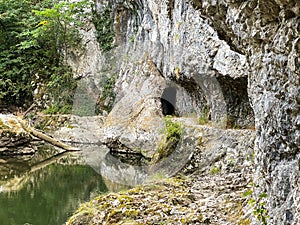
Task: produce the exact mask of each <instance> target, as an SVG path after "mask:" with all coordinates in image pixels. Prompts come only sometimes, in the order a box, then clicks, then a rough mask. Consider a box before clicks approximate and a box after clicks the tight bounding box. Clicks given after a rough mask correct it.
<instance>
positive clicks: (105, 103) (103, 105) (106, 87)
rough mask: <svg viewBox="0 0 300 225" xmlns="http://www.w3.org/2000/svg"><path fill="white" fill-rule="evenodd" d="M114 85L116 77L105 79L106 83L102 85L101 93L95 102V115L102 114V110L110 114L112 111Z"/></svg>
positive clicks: (114, 95) (114, 96)
mask: <svg viewBox="0 0 300 225" xmlns="http://www.w3.org/2000/svg"><path fill="white" fill-rule="evenodd" d="M115 83H116V75H112V76H111V77H109V78H107V80H106V82H105V83H104V84H103V91H102V93H101V96H100V98H99V99H98V101H97V107H96V113H97V114H99V113H102V110H105V111H107V112H110V111H111V110H112V107H113V104H114V101H115V98H116V94H115V92H114V87H115Z"/></svg>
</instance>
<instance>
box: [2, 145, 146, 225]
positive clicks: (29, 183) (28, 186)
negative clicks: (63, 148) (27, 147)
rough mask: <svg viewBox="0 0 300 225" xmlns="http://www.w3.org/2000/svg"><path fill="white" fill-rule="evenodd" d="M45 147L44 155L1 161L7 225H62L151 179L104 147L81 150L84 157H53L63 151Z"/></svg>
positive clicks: (78, 155) (64, 155)
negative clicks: (89, 205)
mask: <svg viewBox="0 0 300 225" xmlns="http://www.w3.org/2000/svg"><path fill="white" fill-rule="evenodd" d="M43 148H44V149H43V154H44V155H43V156H41V153H39V154H38V155H36V156H34V157H33V158H31V159H26V160H24V159H22V158H20V159H8V158H2V159H0V191H1V192H0V205H1V207H0V221H1V225H15V224H16V225H22V224H25V223H29V224H33V225H35V224H43V225H48V224H49V225H50V224H51V225H62V224H63V223H64V222H65V221H66V220H67V218H68V217H69V216H70V215H71V213H72V212H74V210H76V209H77V208H78V206H79V204H80V203H82V202H85V201H87V200H89V199H90V198H92V197H95V196H96V195H98V194H100V193H105V192H108V191H119V190H121V189H126V188H129V187H130V186H133V185H136V184H138V183H139V182H142V180H143V179H144V178H145V176H146V174H145V173H141V174H139V173H140V170H138V169H136V168H134V167H133V166H130V165H126V164H125V163H122V162H120V161H119V160H117V159H116V158H114V157H113V156H111V155H110V154H109V153H108V151H107V149H106V148H104V147H101V146H97V145H86V146H81V148H82V150H83V151H82V152H78V153H72V154H71V153H58V152H56V154H54V156H51V157H49V154H50V153H51V154H53V153H54V152H55V151H57V150H55V149H54V150H53V148H51V147H49V146H48V147H44V146H43ZM45 148H46V150H47V148H49V149H48V150H49V151H48V153H49V154H45V152H47V151H45ZM103 177H105V179H103Z"/></svg>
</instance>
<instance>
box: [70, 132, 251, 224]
mask: <svg viewBox="0 0 300 225" xmlns="http://www.w3.org/2000/svg"><path fill="white" fill-rule="evenodd" d="M201 132H202V133H203V137H202V138H203V143H202V146H201V147H199V148H195V150H194V152H193V154H192V158H191V160H190V161H189V162H188V163H187V164H186V166H185V167H184V168H183V169H181V170H180V171H179V172H178V173H177V174H176V175H175V176H174V177H172V178H167V177H164V175H163V174H161V173H156V174H153V175H152V176H151V177H150V178H149V179H148V180H147V181H146V182H144V184H143V185H141V186H137V187H135V188H133V189H130V190H128V191H123V192H119V193H110V194H107V195H101V196H98V197H96V198H94V199H93V200H91V201H90V202H87V203H85V204H82V205H81V206H80V207H79V209H78V210H77V211H76V212H75V214H74V215H73V216H72V217H71V218H70V219H69V221H68V222H67V225H79V224H172V225H174V224H219V225H222V224H224V225H225V224H243V225H245V224H250V217H251V213H250V211H249V210H250V209H249V207H248V206H247V201H248V200H247V199H246V198H245V197H243V193H245V192H247V191H249V189H250V188H251V185H250V184H251V182H252V180H253V171H254V168H253V165H254V152H253V146H254V144H253V142H254V132H253V131H250V130H221V129H215V128H212V127H206V126H201Z"/></svg>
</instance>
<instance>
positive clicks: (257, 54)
mask: <svg viewBox="0 0 300 225" xmlns="http://www.w3.org/2000/svg"><path fill="white" fill-rule="evenodd" d="M108 2H109V3H110V6H111V7H112V16H113V17H114V29H115V35H116V37H115V44H116V45H118V46H119V47H118V48H119V51H118V54H119V55H118V57H117V60H116V62H117V64H118V65H120V70H119V75H118V77H119V78H118V80H117V82H116V86H115V89H114V91H115V93H116V102H115V106H114V108H113V110H112V112H111V113H110V115H109V116H108V119H107V121H106V123H105V126H104V130H103V136H104V139H106V140H113V141H112V142H113V143H121V145H122V146H126V147H128V148H129V149H135V150H136V149H140V150H141V149H145V155H148V156H149V155H151V154H152V153H153V148H155V144H156V142H157V140H159V137H158V136H159V135H158V134H159V132H158V131H159V129H160V127H162V126H163V123H162V121H163V120H162V115H163V114H165V111H164V110H163V109H162V107H161V101H157V98H161V97H162V95H163V93H164V90H165V88H167V87H169V86H174V87H176V90H177V93H176V99H175V100H174V113H175V114H177V115H178V116H183V115H188V114H191V113H196V114H197V115H198V116H199V117H205V118H206V119H209V120H211V121H212V123H213V124H214V126H218V127H222V128H228V127H229V128H230V127H235V128H254V125H255V129H256V135H257V138H256V153H255V158H256V163H257V167H256V183H257V184H258V185H259V187H260V188H259V190H258V193H257V194H259V193H264V192H266V193H267V194H268V195H269V197H268V201H267V209H268V212H269V213H268V216H269V219H268V220H269V223H270V224H299V223H300V221H299V220H300V219H299V218H300V208H299V207H300V193H299V190H300V181H299V179H300V178H299V176H300V175H299V174H300V151H299V146H300V131H299V130H300V129H299V128H300V114H299V112H300V109H299V104H300V99H299V96H300V84H299V82H300V79H299V77H300V74H299V73H300V72H299V71H300V61H299V54H300V53H299V50H300V9H299V8H300V3H299V1H298V0H286V1H284V0H247V1H240V0H231V1H226V0H221V1H214V0H202V1H201V0H193V1H184V0H169V1H166V0H151V1H149V0H138V1H129V0H122V1H113V0H112V1H100V0H97V1H96V5H102V6H103V7H106V6H107V3H108ZM148 62H151V63H150V64H151V65H150V66H149V63H148ZM147 67H151V68H150V69H149V68H148V69H147ZM170 84H171V85H170ZM145 143H146V144H145ZM151 149H152V150H151Z"/></svg>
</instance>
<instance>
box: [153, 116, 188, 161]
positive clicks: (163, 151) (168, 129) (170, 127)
mask: <svg viewBox="0 0 300 225" xmlns="http://www.w3.org/2000/svg"><path fill="white" fill-rule="evenodd" d="M164 122H165V127H164V129H163V130H162V132H163V138H162V140H161V141H160V143H159V145H158V149H157V152H156V154H155V155H154V156H153V159H152V161H151V162H152V163H156V162H158V161H159V160H161V159H163V158H166V157H168V156H169V155H170V154H171V153H172V152H173V151H174V150H175V148H176V146H177V144H178V143H179V141H180V138H181V135H182V125H181V123H179V122H174V121H173V120H172V117H171V116H166V117H165V118H164Z"/></svg>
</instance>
